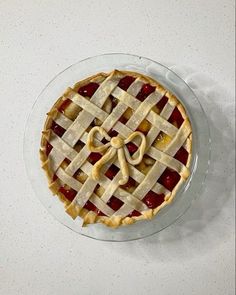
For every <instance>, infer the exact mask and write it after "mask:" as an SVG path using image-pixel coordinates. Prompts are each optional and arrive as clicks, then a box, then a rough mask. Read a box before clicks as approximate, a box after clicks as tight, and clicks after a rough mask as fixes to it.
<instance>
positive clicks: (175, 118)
mask: <svg viewBox="0 0 236 295" xmlns="http://www.w3.org/2000/svg"><path fill="white" fill-rule="evenodd" d="M168 121H169V122H170V123H171V124H174V123H175V124H176V125H177V127H178V128H180V126H181V125H182V123H183V122H184V119H183V117H182V115H181V113H180V111H179V110H178V108H177V107H175V108H174V110H173V112H172V114H171V116H170V118H169V120H168Z"/></svg>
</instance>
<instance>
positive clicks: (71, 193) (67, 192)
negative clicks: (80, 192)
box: [59, 186, 77, 202]
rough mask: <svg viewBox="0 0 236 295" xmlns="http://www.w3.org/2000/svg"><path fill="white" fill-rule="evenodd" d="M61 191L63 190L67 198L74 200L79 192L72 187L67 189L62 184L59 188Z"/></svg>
mask: <svg viewBox="0 0 236 295" xmlns="http://www.w3.org/2000/svg"><path fill="white" fill-rule="evenodd" d="M59 192H61V193H62V194H63V195H64V196H65V198H66V199H67V200H69V201H70V202H72V201H73V200H74V198H75V196H76V194H77V192H76V191H75V190H73V189H72V188H71V189H66V188H65V187H64V186H61V187H60V189H59Z"/></svg>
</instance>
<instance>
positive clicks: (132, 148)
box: [126, 142, 138, 156]
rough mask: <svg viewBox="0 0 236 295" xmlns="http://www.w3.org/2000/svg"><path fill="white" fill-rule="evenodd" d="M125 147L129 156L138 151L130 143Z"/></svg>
mask: <svg viewBox="0 0 236 295" xmlns="http://www.w3.org/2000/svg"><path fill="white" fill-rule="evenodd" d="M126 146H127V149H128V151H129V152H130V154H131V156H132V155H133V154H134V153H135V152H136V151H137V150H138V147H137V146H136V145H135V144H134V143H132V142H129V143H127V144H126Z"/></svg>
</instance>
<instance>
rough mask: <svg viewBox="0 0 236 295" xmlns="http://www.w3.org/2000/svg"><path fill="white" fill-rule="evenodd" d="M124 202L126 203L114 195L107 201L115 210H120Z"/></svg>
mask: <svg viewBox="0 0 236 295" xmlns="http://www.w3.org/2000/svg"><path fill="white" fill-rule="evenodd" d="M123 204H124V203H123V202H122V201H121V200H119V199H117V198H116V197H114V196H112V197H111V198H110V200H109V201H108V203H107V205H108V206H110V207H111V208H112V209H113V210H114V211H117V210H119V209H120V207H121V206H122V205H123Z"/></svg>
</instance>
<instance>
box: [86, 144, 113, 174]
mask: <svg viewBox="0 0 236 295" xmlns="http://www.w3.org/2000/svg"><path fill="white" fill-rule="evenodd" d="M115 155H116V150H115V149H114V148H113V147H110V148H109V149H108V150H107V152H106V153H105V155H103V157H102V158H101V159H100V160H99V161H97V162H96V164H95V165H94V166H93V170H92V177H93V179H94V180H99V171H100V169H101V168H102V166H103V165H104V164H106V163H107V162H108V161H110V160H111V159H112V158H113V157H114V156H115Z"/></svg>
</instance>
